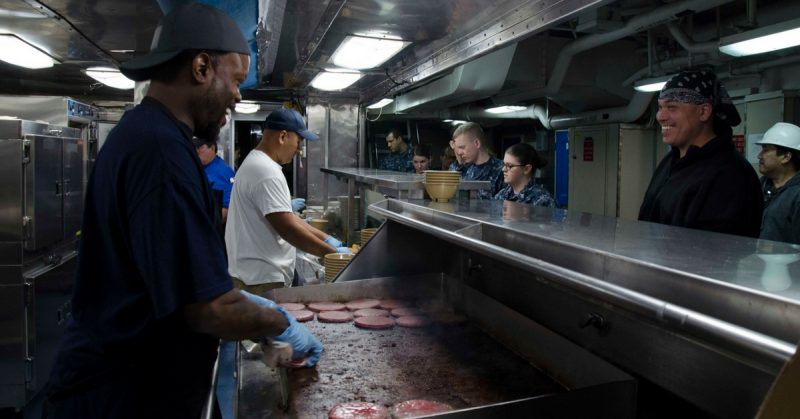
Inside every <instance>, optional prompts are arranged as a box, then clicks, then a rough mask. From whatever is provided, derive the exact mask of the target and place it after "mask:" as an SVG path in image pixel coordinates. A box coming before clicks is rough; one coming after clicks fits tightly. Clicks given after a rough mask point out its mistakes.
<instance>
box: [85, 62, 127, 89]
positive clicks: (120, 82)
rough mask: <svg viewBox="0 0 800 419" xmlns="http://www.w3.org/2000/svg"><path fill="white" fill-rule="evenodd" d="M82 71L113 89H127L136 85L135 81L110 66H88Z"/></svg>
mask: <svg viewBox="0 0 800 419" xmlns="http://www.w3.org/2000/svg"><path fill="white" fill-rule="evenodd" d="M83 72H84V73H85V74H86V75H87V76H89V77H91V78H93V79H95V80H97V81H99V82H100V83H103V84H105V85H106V86H109V87H113V88H115V89H122V90H128V89H133V87H134V86H135V85H136V82H134V81H133V80H131V79H129V78H127V77H125V76H123V75H122V73H120V72H119V70H117V69H115V68H111V67H89V68H87V69H86V70H83Z"/></svg>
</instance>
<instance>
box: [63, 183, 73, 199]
mask: <svg viewBox="0 0 800 419" xmlns="http://www.w3.org/2000/svg"><path fill="white" fill-rule="evenodd" d="M70 192H72V190H71V189H70V187H69V179H67V180H65V181H64V196H69V195H70Z"/></svg>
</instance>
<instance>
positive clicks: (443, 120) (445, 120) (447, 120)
mask: <svg viewBox="0 0 800 419" xmlns="http://www.w3.org/2000/svg"><path fill="white" fill-rule="evenodd" d="M442 122H453V120H452V119H442Z"/></svg>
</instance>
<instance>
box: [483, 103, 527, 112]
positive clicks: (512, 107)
mask: <svg viewBox="0 0 800 419" xmlns="http://www.w3.org/2000/svg"><path fill="white" fill-rule="evenodd" d="M525 109H527V108H526V107H525V106H515V105H510V106H509V105H506V106H495V107H494V108H489V109H487V110H486V112H489V113H509V112H519V111H524V110H525Z"/></svg>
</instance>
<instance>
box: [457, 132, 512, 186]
mask: <svg viewBox="0 0 800 419" xmlns="http://www.w3.org/2000/svg"><path fill="white" fill-rule="evenodd" d="M453 142H454V145H455V147H454V148H455V151H456V154H457V155H458V156H459V157H460V158H461V162H462V163H463V164H464V169H462V172H461V178H462V179H464V180H488V181H489V183H490V184H491V185H490V189H488V190H486V189H484V190H481V191H480V193H479V194H478V196H479V198H480V199H492V197H494V196H495V195H496V194H497V192H499V191H500V189H501V188H502V187H503V161H502V160H500V159H498V158H497V157H492V156H490V155H489V152H488V151H486V134H484V133H483V129H481V126H480V125H478V124H476V123H474V122H467V123H466V124H461V125H459V126H458V128H456V130H455V131H454V132H453Z"/></svg>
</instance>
